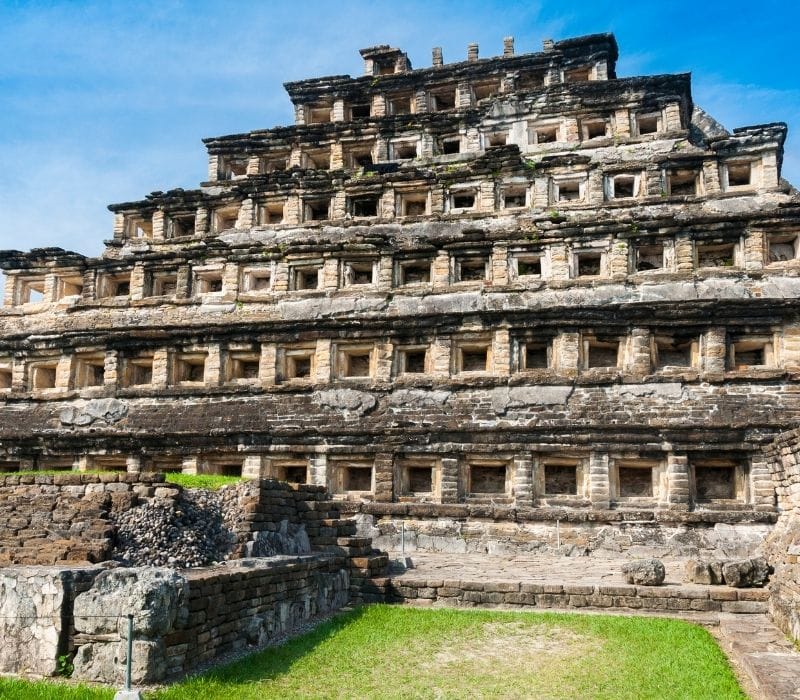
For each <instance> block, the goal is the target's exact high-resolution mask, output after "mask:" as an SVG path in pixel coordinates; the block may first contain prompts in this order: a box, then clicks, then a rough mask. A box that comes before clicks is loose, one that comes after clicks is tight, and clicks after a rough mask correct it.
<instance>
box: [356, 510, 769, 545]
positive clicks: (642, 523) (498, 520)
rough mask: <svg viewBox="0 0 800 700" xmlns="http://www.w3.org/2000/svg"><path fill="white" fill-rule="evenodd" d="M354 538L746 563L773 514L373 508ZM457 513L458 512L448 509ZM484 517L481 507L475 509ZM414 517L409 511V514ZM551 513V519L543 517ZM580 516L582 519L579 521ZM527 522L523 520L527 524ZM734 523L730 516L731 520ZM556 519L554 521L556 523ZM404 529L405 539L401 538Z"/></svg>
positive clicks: (365, 512) (360, 519) (365, 513)
mask: <svg viewBox="0 0 800 700" xmlns="http://www.w3.org/2000/svg"><path fill="white" fill-rule="evenodd" d="M360 509H361V513H360V514H359V515H358V516H357V520H358V523H359V528H358V533H359V534H360V535H362V536H364V537H370V538H371V539H372V542H373V544H374V546H375V547H378V548H380V549H385V550H389V551H399V550H400V549H401V547H402V544H401V541H402V539H403V537H404V539H405V551H406V552H407V553H413V552H415V551H423V552H449V553H487V554H490V555H509V554H510V555H514V554H524V553H545V552H553V553H555V552H559V553H562V554H569V555H572V556H582V555H585V554H603V553H606V554H607V553H612V552H613V553H619V554H623V555H625V556H630V557H669V556H679V557H701V558H702V557H705V558H729V557H733V558H746V557H750V556H753V555H754V554H755V552H756V551H757V550H758V548H759V547H760V546H761V545H762V544H763V542H764V540H765V538H766V537H767V535H768V534H769V532H770V531H771V529H772V527H773V526H772V525H771V521H772V520H773V519H774V516H771V515H770V516H765V517H764V518H763V519H762V520H761V521H760V522H758V521H753V520H751V519H749V518H744V521H743V522H738V523H737V522H731V521H729V522H714V521H715V520H717V518H709V517H704V515H703V514H702V513H696V514H695V513H692V514H689V513H687V514H685V517H684V518H683V519H680V518H679V517H678V518H676V517H675V514H673V513H670V512H668V511H665V512H660V513H656V512H646V511H645V512H642V511H639V512H636V511H629V512H619V511H604V512H591V513H589V512H587V513H583V514H581V513H576V512H574V511H573V512H569V511H565V512H562V514H561V515H562V519H559V520H558V521H556V518H555V517H553V518H552V519H550V518H549V517H547V519H537V517H538V518H541V517H542V515H541V514H539V515H538V516H537V515H536V514H535V513H530V514H527V515H526V514H525V513H517V512H514V511H513V509H500V510H501V511H502V512H498V513H495V514H492V515H490V516H489V517H480V516H474V515H470V514H469V511H470V510H473V511H475V510H477V509H467V508H463V509H458V508H449V509H448V510H449V511H450V512H451V515H448V516H439V517H436V516H433V515H431V513H435V512H436V509H435V508H428V509H426V510H427V512H428V513H429V515H428V516H427V517H420V516H415V515H405V516H403V515H401V514H399V513H395V514H393V515H382V516H381V515H377V514H375V511H376V510H380V509H379V508H375V507H374V506H370V505H369V504H364V505H363V506H360ZM456 510H461V514H460V515H455V514H454V513H453V511H456ZM482 510H483V511H484V513H485V512H486V509H482ZM412 512H413V511H412ZM547 515H548V516H549V515H554V514H547ZM581 515H583V517H579V516H581ZM528 517H530V519H528ZM731 520H733V519H731ZM557 522H558V524H556V523H557ZM403 530H404V533H405V534H404V535H403Z"/></svg>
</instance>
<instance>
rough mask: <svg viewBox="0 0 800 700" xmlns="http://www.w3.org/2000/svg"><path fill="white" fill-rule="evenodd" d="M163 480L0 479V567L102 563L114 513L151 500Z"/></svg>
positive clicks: (123, 476)
mask: <svg viewBox="0 0 800 700" xmlns="http://www.w3.org/2000/svg"><path fill="white" fill-rule="evenodd" d="M163 481H164V476H163V474H141V475H139V474H75V473H67V474H56V475H53V476H45V475H42V476H38V475H37V476H34V475H29V474H21V475H17V474H12V475H9V476H0V566H10V565H15V564H21V565H29V564H43V565H48V564H49V565H52V564H59V563H67V562H73V563H74V562H101V561H105V560H107V559H109V558H110V557H111V555H112V552H113V547H114V542H113V534H114V525H113V523H112V521H111V518H112V516H113V514H114V513H115V512H120V511H123V510H127V509H130V508H133V507H135V506H136V505H138V504H139V503H140V502H141V501H142V500H144V499H147V498H151V497H153V496H154V495H155V494H156V492H157V491H158V490H159V487H160V485H161V483H162V482H163Z"/></svg>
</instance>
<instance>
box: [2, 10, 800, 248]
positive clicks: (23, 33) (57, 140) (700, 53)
mask: <svg viewBox="0 0 800 700" xmlns="http://www.w3.org/2000/svg"><path fill="white" fill-rule="evenodd" d="M798 26H800V3H792V2H785V1H784V2H774V1H773V0H761V1H760V2H758V3H752V2H747V3H744V2H741V0H729V1H728V2H683V1H674V0H671V1H670V2H668V3H660V2H659V3H656V2H642V1H641V0H640V1H639V2H631V3H608V2H598V1H597V0H595V1H593V2H585V3H584V2H570V3H567V2H563V0H562V1H559V2H550V1H547V2H531V1H526V2H516V1H508V0H506V1H502V2H500V1H496V2H492V1H491V0H482V1H481V2H472V1H470V0H462V1H460V2H437V1H436V0H426V1H425V2H418V1H417V0H402V1H400V2H393V3H388V2H379V1H378V0H372V1H371V2H347V1H346V0H340V1H339V2H331V1H330V0H327V1H317V0H306V1H305V2H303V3H284V2H239V1H236V0H225V1H220V0H216V1H215V2H206V1H205V0H198V1H196V2H179V1H177V0H159V1H158V2H134V1H131V2H113V1H108V0H107V1H105V2H32V3H29V2H13V1H11V0H0V213H1V214H2V216H0V248H18V249H28V248H33V247H40V246H47V245H56V246H60V247H63V248H66V249H71V250H76V251H78V252H82V253H87V254H92V255H96V254H99V253H100V251H101V250H102V240H103V239H105V238H109V237H110V235H111V226H112V218H111V214H110V213H109V212H108V211H107V210H106V205H107V204H109V203H111V202H122V201H129V200H133V199H139V198H142V197H143V196H144V195H145V194H147V193H148V192H151V191H153V190H167V189H170V188H172V187H184V188H190V187H196V186H197V184H198V183H199V182H200V181H202V180H204V179H205V177H206V157H205V150H204V148H203V145H202V143H201V142H200V139H201V138H203V137H205V136H217V135H222V134H228V133H237V132H242V131H249V130H251V129H258V128H265V127H270V126H275V125H277V124H288V123H290V122H291V120H292V112H291V108H290V103H289V101H288V98H287V97H286V94H285V92H284V90H283V87H282V83H283V82H285V81H288V80H297V79H302V78H309V77H314V76H320V75H331V74H341V73H350V74H351V75H359V74H360V73H361V70H362V64H361V58H360V56H359V55H358V49H359V48H362V47H365V46H370V45H373V44H378V43H388V44H391V45H393V46H398V47H400V48H402V49H404V50H405V51H407V52H408V54H409V56H410V58H411V60H412V63H413V65H414V66H415V67H418V68H419V67H425V66H428V65H430V55H431V53H430V50H431V47H433V46H442V47H443V49H444V58H445V61H446V62H452V61H460V60H463V59H464V58H465V57H466V46H467V44H468V43H469V42H472V41H477V42H478V43H479V44H480V53H481V56H484V57H486V56H492V55H497V54H499V53H501V52H502V39H503V37H504V36H507V35H513V36H514V37H515V38H516V49H517V52H520V53H521V52H529V51H538V50H540V49H541V42H542V39H544V38H554V39H563V38H568V37H572V36H579V35H581V34H590V33H595V32H605V31H612V32H614V33H615V34H616V36H617V41H618V43H619V45H620V61H619V64H618V74H619V75H620V76H630V75H641V74H652V73H677V72H684V71H691V72H692V74H693V81H694V88H693V93H694V99H695V102H696V103H697V104H699V105H700V106H702V107H703V108H705V109H706V110H707V111H708V112H710V113H711V114H712V115H714V116H715V117H716V118H717V119H718V120H719V121H721V122H722V123H723V124H724V125H725V126H726V127H728V128H733V127H736V126H745V125H748V124H758V123H764V122H770V121H785V122H787V123H788V124H789V140H788V143H787V152H786V160H785V163H784V176H785V177H787V178H788V179H789V180H790V181H792V182H794V183H795V184H800V79H798V73H797V62H796V50H797V43H798V39H800V32H798Z"/></svg>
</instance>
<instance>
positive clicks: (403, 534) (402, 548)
mask: <svg viewBox="0 0 800 700" xmlns="http://www.w3.org/2000/svg"><path fill="white" fill-rule="evenodd" d="M400 553H401V554H402V555H403V558H404V559H405V556H406V521H405V520H403V521H401V523H400Z"/></svg>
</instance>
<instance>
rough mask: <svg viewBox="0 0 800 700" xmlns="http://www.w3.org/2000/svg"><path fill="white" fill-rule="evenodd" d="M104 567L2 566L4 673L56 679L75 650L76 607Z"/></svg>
mask: <svg viewBox="0 0 800 700" xmlns="http://www.w3.org/2000/svg"><path fill="white" fill-rule="evenodd" d="M99 573H100V569H97V568H81V569H59V568H54V567H40V566H36V567H24V568H13V569H10V568H9V569H2V568H0V640H2V643H0V673H19V674H32V675H39V676H51V675H54V674H55V673H56V672H57V671H58V657H59V656H61V655H65V654H69V653H71V652H72V651H73V650H74V639H73V632H74V630H73V628H72V609H73V603H74V600H75V596H77V595H78V594H80V593H82V592H84V591H86V590H88V589H89V587H90V586H91V585H92V581H93V579H94V577H95V576H97V574H99Z"/></svg>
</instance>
